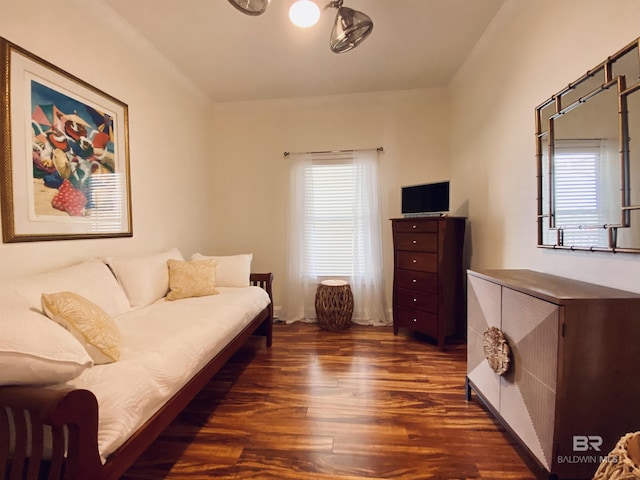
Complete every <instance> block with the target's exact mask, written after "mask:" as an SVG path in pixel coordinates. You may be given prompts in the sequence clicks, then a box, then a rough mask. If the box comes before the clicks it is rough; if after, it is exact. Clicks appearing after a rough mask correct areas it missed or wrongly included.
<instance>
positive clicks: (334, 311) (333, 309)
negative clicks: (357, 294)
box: [316, 280, 353, 332]
mask: <svg viewBox="0 0 640 480" xmlns="http://www.w3.org/2000/svg"><path fill="white" fill-rule="evenodd" d="M352 315H353V294H352V293H351V287H350V286H349V283H348V282H345V281H344V280H324V281H323V282H320V285H318V290H316V316H317V317H318V326H319V327H320V328H323V329H325V330H331V331H333V332H339V331H341V330H345V329H347V328H349V327H350V326H351V316H352Z"/></svg>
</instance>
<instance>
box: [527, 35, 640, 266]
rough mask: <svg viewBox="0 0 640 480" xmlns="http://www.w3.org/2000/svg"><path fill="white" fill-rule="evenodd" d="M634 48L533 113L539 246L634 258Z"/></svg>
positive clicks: (637, 171) (637, 168) (637, 213)
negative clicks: (623, 253) (624, 255)
mask: <svg viewBox="0 0 640 480" xmlns="http://www.w3.org/2000/svg"><path fill="white" fill-rule="evenodd" d="M639 42H640V39H636V40H635V41H634V42H632V43H630V44H629V45H627V46H626V47H624V48H623V49H621V50H620V51H618V52H617V53H615V54H614V55H612V56H611V57H609V58H607V59H606V60H605V61H604V62H602V63H601V64H600V65H598V66H596V67H595V68H593V69H592V70H589V71H588V72H587V73H586V74H584V75H583V76H582V77H580V78H579V79H578V80H576V81H575V82H573V83H571V84H569V85H568V86H567V87H566V88H564V89H563V90H561V91H560V92H558V93H556V94H555V95H553V96H552V97H551V98H549V99H547V100H545V101H544V102H543V103H542V104H540V105H539V106H538V107H536V109H535V115H536V117H535V118H536V133H535V137H536V161H537V182H538V217H537V222H538V247H541V248H554V249H568V250H590V251H607V252H628V253H640V53H639V52H640V48H639V45H640V44H639Z"/></svg>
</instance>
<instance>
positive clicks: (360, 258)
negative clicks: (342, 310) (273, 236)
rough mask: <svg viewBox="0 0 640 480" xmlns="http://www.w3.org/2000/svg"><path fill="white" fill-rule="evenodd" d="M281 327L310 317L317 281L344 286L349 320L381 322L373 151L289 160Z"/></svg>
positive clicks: (381, 287)
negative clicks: (348, 292) (349, 299)
mask: <svg viewBox="0 0 640 480" xmlns="http://www.w3.org/2000/svg"><path fill="white" fill-rule="evenodd" d="M293 157H294V158H292V159H291V161H292V167H291V168H292V170H291V172H292V173H291V189H290V205H289V206H290V208H289V222H288V225H289V232H288V247H289V248H288V278H287V280H286V284H287V287H286V290H287V291H286V295H287V299H286V301H285V304H284V305H283V313H282V317H283V318H284V319H285V320H286V321H295V320H300V319H302V318H307V319H312V318H315V309H314V298H315V290H316V287H317V285H318V283H319V282H320V281H322V280H325V279H327V278H340V279H344V280H347V281H348V282H349V284H350V285H351V289H352V291H353V296H354V303H355V310H354V318H353V320H354V321H358V323H368V324H387V323H388V322H387V319H386V311H385V307H384V304H385V291H384V280H383V272H382V233H381V225H380V224H381V222H380V209H379V203H378V152H377V151H376V150H365V151H356V152H346V153H345V152H341V153H329V154H326V153H325V154H302V155H294V156H293Z"/></svg>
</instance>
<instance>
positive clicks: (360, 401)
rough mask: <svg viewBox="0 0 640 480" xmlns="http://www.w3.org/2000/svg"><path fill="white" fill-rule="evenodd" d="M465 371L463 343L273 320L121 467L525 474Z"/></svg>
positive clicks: (264, 474) (526, 464)
mask: <svg viewBox="0 0 640 480" xmlns="http://www.w3.org/2000/svg"><path fill="white" fill-rule="evenodd" d="M465 371H466V347H465V345H452V346H449V347H448V348H447V350H446V351H445V352H441V351H440V350H439V349H437V348H436V347H435V345H433V343H430V342H429V341H427V340H425V339H424V338H417V337H414V336H412V335H411V334H409V333H408V332H405V331H403V330H401V331H400V334H399V335H398V336H397V337H394V335H393V333H392V329H391V327H366V326H357V325H354V326H353V327H352V328H351V329H349V330H347V331H344V332H340V333H334V332H327V331H324V330H321V329H319V328H318V327H317V325H316V324H305V323H296V324H293V325H285V324H276V325H274V342H273V347H272V348H271V349H267V348H266V347H265V346H264V339H260V338H255V339H251V340H250V341H249V342H248V343H247V345H246V346H245V347H244V348H243V349H242V350H241V351H240V352H238V353H237V354H236V355H235V356H234V357H233V358H232V359H231V360H230V362H229V363H228V364H227V365H226V366H225V367H224V368H223V370H221V371H220V372H219V374H218V375H217V376H216V377H215V378H214V379H213V380H212V381H211V382H210V383H209V384H208V385H207V387H206V388H205V389H204V390H202V391H201V392H200V394H199V395H198V396H197V397H196V398H195V399H194V400H193V401H192V402H191V404H190V405H189V406H188V407H187V408H186V409H185V410H184V411H183V412H182V414H181V415H180V416H179V417H178V418H177V419H176V420H175V421H174V422H173V424H171V426H170V427H168V428H167V430H165V432H164V433H163V434H162V436H161V437H159V438H158V439H157V440H156V442H155V443H154V444H153V445H152V446H151V447H150V448H149V449H148V450H147V451H146V452H145V453H144V455H143V456H142V457H140V459H139V460H138V461H137V462H136V463H135V464H134V465H133V466H132V467H131V468H130V469H129V470H128V471H127V473H126V474H125V476H124V477H123V478H124V479H129V480H133V479H145V480H147V479H154V480H155V479H190V480H198V479H205V478H206V479H208V478H212V477H215V478H220V479H247V478H254V479H264V480H268V479H278V480H286V479H292V480H293V479H295V480H301V479H317V480H334V479H335V480H337V479H340V480H349V479H406V480H414V479H415V480H418V479H419V480H424V479H442V480H454V479H492V480H500V479H517V480H530V479H531V480H532V479H535V478H536V475H534V472H536V473H539V472H537V471H536V470H532V469H535V466H533V465H532V464H531V462H530V461H529V460H528V457H526V456H525V455H524V453H523V451H522V450H521V449H520V447H519V446H517V445H516V444H515V443H514V442H513V441H512V440H511V439H510V437H509V436H508V435H507V434H506V433H505V432H504V430H503V429H502V428H501V427H500V426H499V424H498V423H497V422H496V421H495V420H494V419H493V418H492V417H491V415H490V414H489V413H488V412H487V411H486V410H485V409H484V408H483V407H482V406H481V405H480V404H479V403H478V401H477V400H476V399H475V397H474V400H472V401H471V402H466V401H465V399H464V378H465Z"/></svg>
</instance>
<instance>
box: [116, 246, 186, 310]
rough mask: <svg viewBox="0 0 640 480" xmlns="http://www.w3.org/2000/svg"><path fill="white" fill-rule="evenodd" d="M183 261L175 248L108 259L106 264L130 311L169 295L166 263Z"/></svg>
mask: <svg viewBox="0 0 640 480" xmlns="http://www.w3.org/2000/svg"><path fill="white" fill-rule="evenodd" d="M169 259H173V260H184V258H183V257H182V254H181V253H180V251H179V250H178V249H177V248H172V249H171V250H168V251H166V252H160V253H152V254H148V255H139V256H134V257H109V258H106V259H105V261H106V262H107V264H108V265H109V266H110V267H111V269H112V270H113V273H115V275H116V278H117V279H118V281H119V282H120V285H122V288H123V289H124V291H125V293H126V294H127V297H128V298H129V303H130V304H131V306H132V307H144V306H147V305H151V304H152V303H153V302H155V301H156V300H159V299H161V298H162V297H164V296H165V295H166V294H167V292H168V291H169V268H168V267H167V260H169Z"/></svg>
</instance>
